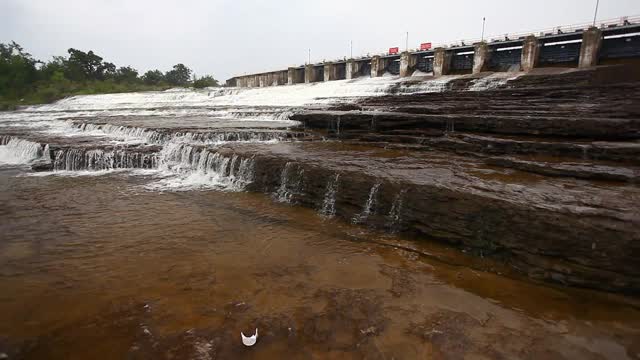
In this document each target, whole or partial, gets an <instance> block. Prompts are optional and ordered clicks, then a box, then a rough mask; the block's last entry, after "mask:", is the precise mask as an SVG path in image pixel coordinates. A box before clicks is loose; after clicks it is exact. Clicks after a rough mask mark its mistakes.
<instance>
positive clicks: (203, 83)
mask: <svg viewBox="0 0 640 360" xmlns="http://www.w3.org/2000/svg"><path fill="white" fill-rule="evenodd" d="M217 86H220V84H219V83H218V80H216V79H214V78H213V76H211V75H207V76H203V77H201V78H200V79H195V80H193V87H194V88H196V89H202V88H206V87H217Z"/></svg>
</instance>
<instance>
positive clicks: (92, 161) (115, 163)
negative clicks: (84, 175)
mask: <svg viewBox="0 0 640 360" xmlns="http://www.w3.org/2000/svg"><path fill="white" fill-rule="evenodd" d="M155 167H156V154H154V153H145V152H135V151H129V150H126V149H116V150H101V149H83V148H73V149H59V150H56V151H54V158H53V169H54V170H55V171H61V170H66V171H81V170H89V171H99V170H113V169H152V168H155Z"/></svg>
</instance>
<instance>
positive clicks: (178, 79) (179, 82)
mask: <svg viewBox="0 0 640 360" xmlns="http://www.w3.org/2000/svg"><path fill="white" fill-rule="evenodd" d="M164 77H165V80H166V81H167V82H168V83H169V84H171V85H175V86H185V85H188V84H189V79H191V69H189V68H188V67H186V66H184V64H176V65H173V70H171V71H167V74H166V75H165V76H164Z"/></svg>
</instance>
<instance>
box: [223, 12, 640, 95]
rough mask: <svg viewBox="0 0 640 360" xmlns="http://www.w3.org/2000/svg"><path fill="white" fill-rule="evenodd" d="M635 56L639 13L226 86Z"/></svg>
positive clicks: (526, 67) (582, 63) (639, 44)
mask: <svg viewBox="0 0 640 360" xmlns="http://www.w3.org/2000/svg"><path fill="white" fill-rule="evenodd" d="M630 58H640V16H635V17H622V18H618V19H614V20H605V21H599V22H597V26H596V27H594V26H593V23H589V24H578V25H568V26H558V27H554V28H551V29H543V30H536V31H529V32H523V33H513V34H504V35H500V36H489V37H487V39H486V40H484V41H483V40H482V39H472V40H460V41H457V42H453V43H448V44H440V45H436V46H435V47H434V49H430V50H418V49H412V50H411V49H410V50H407V51H405V52H403V53H402V54H389V53H383V54H379V55H374V56H368V55H367V56H361V57H357V58H352V59H346V58H343V59H337V60H333V61H325V62H321V63H315V64H306V65H300V66H295V67H290V68H288V69H287V70H278V71H270V72H263V73H258V74H251V75H243V76H236V77H233V78H231V79H229V80H227V86H239V87H264V86H275V85H286V84H289V85H292V84H298V83H310V82H318V81H332V80H340V79H353V78H357V77H362V76H371V77H377V76H382V75H383V74H385V73H390V74H393V75H400V76H402V77H404V76H411V75H412V74H413V73H414V72H415V71H421V72H424V73H433V74H434V75H436V76H439V75H446V74H457V73H477V72H481V71H511V70H522V71H530V70H532V69H533V68H536V67H543V66H579V67H591V66H595V65H598V64H603V63H607V62H608V61H613V60H619V59H630Z"/></svg>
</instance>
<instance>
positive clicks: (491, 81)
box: [469, 72, 522, 91]
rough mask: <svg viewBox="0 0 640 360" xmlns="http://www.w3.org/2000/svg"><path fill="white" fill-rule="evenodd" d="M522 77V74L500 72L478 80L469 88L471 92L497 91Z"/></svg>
mask: <svg viewBox="0 0 640 360" xmlns="http://www.w3.org/2000/svg"><path fill="white" fill-rule="evenodd" d="M520 76H522V73H520V72H517V73H513V72H498V73H495V74H491V75H489V76H485V77H483V78H480V79H476V80H474V81H473V82H472V83H471V86H469V91H485V90H492V89H497V88H499V87H502V86H504V85H506V84H507V83H508V82H509V81H511V80H514V79H517V78H519V77H520Z"/></svg>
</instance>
